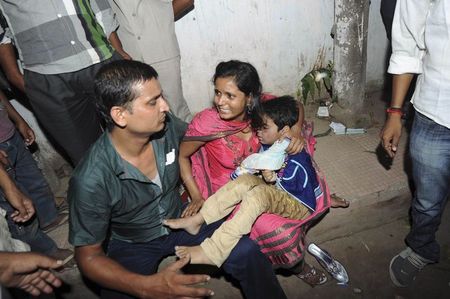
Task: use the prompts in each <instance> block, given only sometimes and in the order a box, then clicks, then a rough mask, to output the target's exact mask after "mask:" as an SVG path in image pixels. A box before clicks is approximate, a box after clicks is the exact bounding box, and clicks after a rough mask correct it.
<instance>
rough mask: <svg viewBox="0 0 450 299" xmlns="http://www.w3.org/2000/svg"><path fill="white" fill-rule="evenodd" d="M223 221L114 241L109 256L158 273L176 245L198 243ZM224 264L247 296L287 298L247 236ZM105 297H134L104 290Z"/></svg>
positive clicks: (140, 270) (142, 270)
mask: <svg viewBox="0 0 450 299" xmlns="http://www.w3.org/2000/svg"><path fill="white" fill-rule="evenodd" d="M220 224H222V221H218V222H215V223H213V224H210V225H207V226H206V225H205V226H203V227H202V229H201V230H200V232H199V233H198V234H197V235H195V236H193V235H190V234H188V233H187V232H185V231H184V230H179V231H173V232H172V233H170V234H169V235H167V236H163V237H160V238H158V239H156V240H153V241H150V242H147V243H127V242H123V241H117V240H112V241H111V242H110V244H109V247H108V256H109V257H110V258H112V259H113V260H115V261H116V262H118V263H119V264H121V265H122V266H123V267H125V268H126V269H127V270H129V271H132V272H135V273H139V274H142V275H150V274H154V273H155V272H156V271H157V268H158V265H159V263H160V262H161V260H162V259H163V258H164V257H166V256H169V255H173V254H174V247H175V245H181V246H195V245H198V244H200V243H201V242H202V241H203V240H204V239H205V238H207V237H209V236H211V235H212V233H213V232H214V231H215V230H216V229H217V228H218V227H219V226H220ZM222 267H223V269H224V270H225V272H227V273H228V274H230V275H231V276H232V277H233V278H235V279H236V280H238V281H239V283H240V285H241V288H242V291H243V292H244V294H245V297H246V298H247V299H264V298H267V299H274V298H277V299H282V298H286V295H285V294H284V292H283V290H282V288H281V286H280V284H279V282H278V279H277V277H276V276H275V273H274V271H273V269H272V265H271V264H270V262H269V260H268V259H267V258H266V257H265V256H264V254H263V253H261V251H260V249H259V247H258V245H256V243H254V242H253V241H252V240H250V239H249V238H248V237H246V236H244V237H242V238H241V240H240V241H239V243H238V244H237V245H236V247H235V248H234V249H233V251H232V252H231V255H230V256H229V258H228V259H227V260H226V261H225V263H224V264H223V266H222ZM102 298H105V299H106V298H108V299H115V298H133V297H130V296H128V295H126V294H122V293H118V292H115V291H112V290H106V289H104V290H102Z"/></svg>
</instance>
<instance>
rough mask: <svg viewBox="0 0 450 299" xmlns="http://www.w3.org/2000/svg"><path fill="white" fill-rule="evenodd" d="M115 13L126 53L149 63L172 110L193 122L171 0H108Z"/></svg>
mask: <svg viewBox="0 0 450 299" xmlns="http://www.w3.org/2000/svg"><path fill="white" fill-rule="evenodd" d="M109 2H110V4H111V7H112V9H113V11H114V12H115V13H116V17H117V21H118V22H119V24H120V25H119V29H118V30H117V34H118V36H119V38H120V41H121V42H122V46H123V49H124V50H125V52H127V53H128V54H130V56H131V57H132V58H133V59H134V60H139V61H143V62H145V63H147V64H150V65H151V66H152V67H154V68H155V69H156V71H157V72H158V75H159V76H158V80H159V82H160V83H161V87H162V89H163V95H164V98H165V99H166V100H167V102H168V103H169V106H170V110H171V111H172V113H173V114H175V115H176V116H177V117H178V118H180V119H182V120H184V121H187V122H189V121H191V119H192V115H191V112H190V110H189V107H188V105H187V103H186V100H185V98H184V96H183V89H182V85H181V69H180V48H179V46H178V41H177V36H176V34H175V21H174V15H173V7H172V0H109Z"/></svg>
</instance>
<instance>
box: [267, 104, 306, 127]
mask: <svg viewBox="0 0 450 299" xmlns="http://www.w3.org/2000/svg"><path fill="white" fill-rule="evenodd" d="M261 108H262V109H261V110H262V112H261V116H264V115H265V116H267V117H268V118H270V119H271V120H272V121H273V122H274V123H275V124H276V125H277V127H278V130H281V129H283V127H284V126H288V127H289V128H291V127H292V126H293V125H295V124H296V123H297V121H298V114H299V109H298V103H297V101H296V100H295V99H294V98H293V97H291V96H282V97H278V98H275V99H272V100H267V101H265V102H263V103H262V105H261Z"/></svg>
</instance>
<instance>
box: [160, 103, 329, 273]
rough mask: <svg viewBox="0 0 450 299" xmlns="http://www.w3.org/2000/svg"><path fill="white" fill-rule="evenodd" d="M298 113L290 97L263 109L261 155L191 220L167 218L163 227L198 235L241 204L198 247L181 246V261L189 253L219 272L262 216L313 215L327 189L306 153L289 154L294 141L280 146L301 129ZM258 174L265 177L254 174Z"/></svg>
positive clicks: (248, 160)
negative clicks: (290, 133)
mask: <svg viewBox="0 0 450 299" xmlns="http://www.w3.org/2000/svg"><path fill="white" fill-rule="evenodd" d="M298 114H299V111H298V106H297V103H296V101H295V100H294V99H293V98H292V97H290V96H283V97H280V98H276V99H273V100H270V101H267V102H264V103H263V104H262V112H261V118H262V122H263V124H262V127H261V128H258V138H259V140H260V142H261V144H262V148H261V151H260V153H256V154H253V155H250V156H249V157H247V158H246V159H245V160H244V162H243V163H242V165H241V166H240V167H239V168H238V169H237V171H236V172H234V173H233V174H232V179H234V178H235V179H234V180H232V181H230V182H229V183H227V184H226V185H224V186H223V187H222V188H220V189H219V190H218V191H217V192H216V193H215V194H213V195H212V196H211V197H209V198H208V199H207V200H206V201H205V203H204V204H203V206H202V208H201V210H200V211H199V213H197V214H196V215H194V216H190V217H186V218H179V219H167V220H165V221H164V224H165V225H167V226H169V227H170V228H173V229H185V230H186V231H187V232H188V233H190V234H197V233H198V231H199V230H200V227H201V226H202V225H203V224H204V223H207V224H210V223H213V222H215V221H218V220H220V219H222V218H224V217H225V216H227V215H228V214H230V213H231V212H232V211H233V209H234V208H235V206H236V205H237V204H239V203H241V206H240V209H239V210H238V211H237V212H236V213H235V215H234V217H233V218H231V219H229V220H227V221H225V222H224V223H223V224H222V225H221V226H220V227H219V228H218V229H217V230H216V231H215V232H214V234H213V235H212V236H211V238H207V239H205V240H204V241H203V242H202V243H201V244H200V245H199V246H176V248H175V251H176V255H177V256H178V257H180V258H182V257H184V256H186V255H188V254H189V255H190V256H191V263H193V264H210V265H216V266H218V267H220V266H221V265H222V264H223V262H224V261H225V260H226V259H227V258H228V256H229V255H230V253H231V251H232V249H233V248H234V246H236V244H237V243H238V241H239V239H240V238H241V237H242V236H243V235H246V234H248V233H249V232H250V230H251V228H252V225H253V223H254V222H255V221H256V219H257V218H258V217H259V216H260V215H261V214H262V213H273V214H277V215H280V216H282V217H286V218H290V219H304V218H306V217H308V216H309V215H310V214H311V213H312V212H314V210H315V208H316V200H317V198H319V197H320V196H321V195H322V190H321V188H320V185H319V182H318V180H317V177H316V172H315V169H314V167H313V165H312V162H311V157H310V156H309V154H308V153H307V152H306V151H305V150H302V151H301V152H300V153H298V154H294V155H286V154H285V151H284V150H285V149H286V147H287V145H288V144H289V142H286V140H282V141H279V140H280V139H282V136H285V135H286V134H287V133H288V132H289V131H290V129H291V127H292V126H293V125H294V124H296V122H297V120H298ZM259 171H260V172H261V174H262V178H260V177H258V176H256V175H253V174H251V173H255V172H259ZM242 173H243V174H242Z"/></svg>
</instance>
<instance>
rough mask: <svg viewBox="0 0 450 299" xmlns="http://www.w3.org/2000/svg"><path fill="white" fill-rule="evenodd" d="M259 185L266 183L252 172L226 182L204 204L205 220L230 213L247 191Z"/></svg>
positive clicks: (202, 212) (214, 220) (207, 221)
mask: <svg viewBox="0 0 450 299" xmlns="http://www.w3.org/2000/svg"><path fill="white" fill-rule="evenodd" d="M258 185H265V183H264V181H263V180H262V179H260V178H258V177H256V176H254V175H252V174H244V175H241V176H239V177H238V178H237V179H236V180H234V181H230V182H228V183H227V184H225V185H224V186H223V187H222V188H220V189H219V190H217V192H216V193H214V194H213V195H211V196H210V197H209V198H208V199H207V200H206V201H205V203H204V204H203V206H202V208H201V210H200V213H201V214H202V215H203V218H204V219H205V222H206V223H207V224H210V223H213V222H216V221H217V220H220V219H222V218H224V217H225V216H227V215H228V214H230V213H231V212H232V211H233V209H234V207H235V206H236V205H237V204H238V203H240V202H241V201H242V200H243V199H244V198H245V197H246V196H247V192H248V191H249V190H251V189H253V188H254V187H255V186H258Z"/></svg>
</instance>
